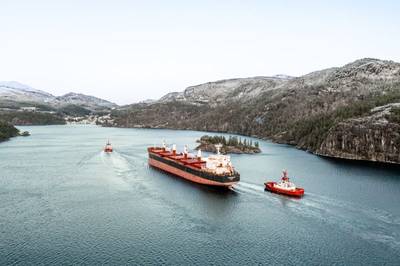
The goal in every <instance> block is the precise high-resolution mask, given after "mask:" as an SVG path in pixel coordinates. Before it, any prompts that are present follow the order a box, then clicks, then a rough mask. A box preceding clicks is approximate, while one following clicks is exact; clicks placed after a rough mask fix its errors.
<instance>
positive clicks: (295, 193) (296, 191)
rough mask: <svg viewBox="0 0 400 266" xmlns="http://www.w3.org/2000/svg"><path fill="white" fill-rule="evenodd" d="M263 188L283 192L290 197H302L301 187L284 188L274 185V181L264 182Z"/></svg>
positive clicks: (302, 190)
mask: <svg viewBox="0 0 400 266" xmlns="http://www.w3.org/2000/svg"><path fill="white" fill-rule="evenodd" d="M264 185H265V190H268V191H270V192H273V193H278V194H283V195H287V196H291V197H302V196H303V195H304V189H303V188H296V189H294V190H286V189H281V188H278V187H276V186H275V185H276V182H267V183H264Z"/></svg>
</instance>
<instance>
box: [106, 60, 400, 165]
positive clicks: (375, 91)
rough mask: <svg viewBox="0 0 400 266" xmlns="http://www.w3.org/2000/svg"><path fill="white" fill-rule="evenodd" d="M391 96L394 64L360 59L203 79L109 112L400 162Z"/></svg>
mask: <svg viewBox="0 0 400 266" xmlns="http://www.w3.org/2000/svg"><path fill="white" fill-rule="evenodd" d="M396 103H400V64H399V63H395V62H392V61H382V60H377V59H362V60H357V61H355V62H353V63H350V64H347V65H345V66H343V67H339V68H330V69H325V70H321V71H317V72H313V73H310V74H307V75H305V76H302V77H297V78H291V77H255V78H248V79H234V80H223V81H217V82H211V83H205V84H201V85H197V86H192V87H189V88H188V89H186V90H185V91H184V92H181V93H173V94H169V95H167V96H165V97H163V98H161V99H160V100H159V101H155V102H152V103H150V104H136V105H132V106H130V107H129V108H127V109H124V110H117V111H115V112H113V113H112V116H113V118H114V121H115V125H116V126H121V127H151V128H175V129H193V130H205V131H221V132H229V133H239V134H244V135H251V136H257V137H260V138H267V139H271V140H273V141H276V142H280V143H287V144H291V145H295V146H296V147H298V148H300V149H305V150H309V151H311V152H314V153H317V154H320V155H326V156H332V157H340V158H348V159H357V160H371V161H380V162H395V163H400V159H399V150H400V145H399V142H398V135H397V133H396V132H398V129H399V128H398V127H399V124H400V118H399V119H397V118H396V117H398V116H393V115H391V112H392V109H393V110H395V109H396V108H397V107H396ZM388 104H389V105H388ZM393 117H394V118H393ZM382 143H383V144H382Z"/></svg>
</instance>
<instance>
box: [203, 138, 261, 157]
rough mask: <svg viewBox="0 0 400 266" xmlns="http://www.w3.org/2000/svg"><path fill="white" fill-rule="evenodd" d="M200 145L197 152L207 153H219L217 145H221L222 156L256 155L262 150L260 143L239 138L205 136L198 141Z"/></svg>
mask: <svg viewBox="0 0 400 266" xmlns="http://www.w3.org/2000/svg"><path fill="white" fill-rule="evenodd" d="M196 142H197V143H200V145H198V146H197V147H196V150H198V149H201V150H202V151H207V152H213V153H216V152H217V148H216V147H215V145H216V144H221V145H222V146H221V149H220V152H221V153H222V154H228V153H235V154H242V153H244V154H254V153H260V152H261V149H260V147H259V143H258V141H255V142H254V143H253V141H252V140H247V139H243V140H242V138H241V137H237V136H233V137H232V136H229V137H228V139H226V137H225V136H208V135H204V136H202V137H201V138H200V139H198V140H197V141H196Z"/></svg>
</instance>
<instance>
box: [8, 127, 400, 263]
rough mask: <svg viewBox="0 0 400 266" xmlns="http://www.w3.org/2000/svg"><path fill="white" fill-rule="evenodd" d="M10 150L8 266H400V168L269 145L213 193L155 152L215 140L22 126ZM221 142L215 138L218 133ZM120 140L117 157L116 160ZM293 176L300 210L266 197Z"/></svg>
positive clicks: (243, 158)
mask: <svg viewBox="0 0 400 266" xmlns="http://www.w3.org/2000/svg"><path fill="white" fill-rule="evenodd" d="M21 130H28V131H29V132H31V133H32V135H31V136H30V137H28V138H14V139H12V140H11V141H7V142H5V143H2V144H0V169H1V172H0V202H1V203H0V213H1V215H0V226H1V227H0V228H1V230H0V264H1V265H9V264H21V265H26V264H47V265H50V264H52V265H54V264H113V265H115V264H125V265H126V264H141V265H143V264H165V265H187V264H191V265H192V264H193V265H207V264H217V265H244V264H252V265H254V264H305V265H326V264H341V265H344V264H345V265H382V264H386V265H398V263H399V255H398V254H399V253H400V206H399V204H398V202H399V196H398V195H400V176H399V172H400V171H399V169H398V168H394V167H393V168H388V167H379V166H371V165H365V164H360V163H349V162H343V161H337V160H330V159H324V158H320V157H318V156H314V155H312V154H308V153H305V152H302V151H299V150H296V149H294V148H292V147H289V146H286V145H278V144H273V143H269V142H265V141H260V147H261V149H262V151H263V152H262V153H261V154H256V155H232V156H231V160H232V163H233V165H234V166H235V169H236V170H237V171H238V172H240V179H241V180H240V182H239V183H237V184H236V185H234V187H233V188H232V189H231V190H220V189H214V188H213V187H209V186H204V185H197V184H195V183H193V182H188V181H186V180H184V179H180V178H174V177H173V176H171V175H168V174H166V173H164V172H162V171H158V170H156V169H154V168H152V167H150V166H149V164H148V154H147V147H150V146H153V145H154V144H159V143H160V142H161V141H162V140H163V139H166V140H167V141H168V142H169V143H176V144H177V146H178V147H183V146H184V145H185V144H188V145H189V147H190V148H193V147H195V140H196V139H198V138H199V137H200V136H202V135H204V132H194V131H174V130H150V129H120V128H101V127H96V126H82V125H67V126H41V127H21ZM209 134H211V133H209ZM108 139H110V142H111V143H112V145H113V148H114V150H113V152H112V153H109V154H107V153H105V152H104V151H103V149H104V143H105V142H106V141H107V140H108ZM282 169H288V171H289V173H291V178H292V179H291V180H293V182H295V183H296V185H299V186H302V187H304V188H305V189H306V194H305V196H304V197H303V198H302V199H301V200H297V199H291V198H288V197H285V196H281V195H277V194H271V193H268V192H265V191H264V185H263V183H264V182H265V181H267V180H278V179H279V176H280V173H281V171H282Z"/></svg>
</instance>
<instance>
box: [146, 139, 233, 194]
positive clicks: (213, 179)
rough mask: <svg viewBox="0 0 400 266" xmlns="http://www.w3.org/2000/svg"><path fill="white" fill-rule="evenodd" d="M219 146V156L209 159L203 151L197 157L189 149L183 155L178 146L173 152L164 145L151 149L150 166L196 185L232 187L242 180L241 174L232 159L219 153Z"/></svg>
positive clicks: (174, 146)
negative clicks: (177, 149) (178, 151)
mask: <svg viewBox="0 0 400 266" xmlns="http://www.w3.org/2000/svg"><path fill="white" fill-rule="evenodd" d="M216 146H217V154H216V155H210V156H209V157H202V156H201V150H198V151H197V156H193V155H190V154H189V153H188V151H187V147H186V146H185V149H184V151H183V152H182V153H180V154H178V153H177V152H176V145H173V146H172V150H170V149H169V148H167V147H166V145H165V143H163V146H162V147H149V148H148V149H147V151H148V153H149V164H150V165H151V166H153V167H156V168H158V169H161V170H163V171H166V172H168V173H171V174H174V175H176V176H179V177H181V178H184V179H187V180H190V181H192V182H195V183H199V184H203V185H209V186H219V187H231V186H232V185H234V184H236V183H237V182H239V180H240V174H239V173H238V172H237V171H236V170H235V169H234V167H233V166H232V163H231V161H230V157H229V156H226V155H222V154H220V152H219V149H220V148H221V146H220V145H216Z"/></svg>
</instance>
